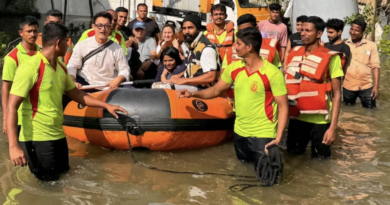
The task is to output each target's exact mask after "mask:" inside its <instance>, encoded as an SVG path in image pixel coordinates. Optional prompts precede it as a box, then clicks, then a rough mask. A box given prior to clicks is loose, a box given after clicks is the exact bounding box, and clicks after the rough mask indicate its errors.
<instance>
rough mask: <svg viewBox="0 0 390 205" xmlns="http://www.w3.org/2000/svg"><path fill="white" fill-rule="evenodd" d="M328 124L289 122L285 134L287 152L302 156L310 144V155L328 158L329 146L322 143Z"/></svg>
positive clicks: (329, 153) (329, 154)
mask: <svg viewBox="0 0 390 205" xmlns="http://www.w3.org/2000/svg"><path fill="white" fill-rule="evenodd" d="M329 127H330V124H313V123H308V122H303V121H300V120H290V123H289V125H288V133H287V150H288V152H289V153H292V154H303V153H305V152H306V147H307V146H308V144H309V142H311V154H312V156H313V157H317V158H330V156H331V149H330V146H328V145H325V144H323V143H322V141H323V139H324V135H325V132H326V131H327V130H328V129H329Z"/></svg>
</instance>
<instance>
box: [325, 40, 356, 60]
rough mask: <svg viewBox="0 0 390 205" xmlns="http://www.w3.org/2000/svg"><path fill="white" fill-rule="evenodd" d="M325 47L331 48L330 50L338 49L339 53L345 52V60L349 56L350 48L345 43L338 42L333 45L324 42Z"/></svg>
mask: <svg viewBox="0 0 390 205" xmlns="http://www.w3.org/2000/svg"><path fill="white" fill-rule="evenodd" d="M324 46H325V48H327V49H329V50H332V51H338V52H341V53H344V54H345V57H346V62H347V61H348V60H349V59H350V57H351V49H350V48H349V46H348V45H347V44H345V43H344V42H342V43H340V44H337V45H334V44H330V43H325V45H324Z"/></svg>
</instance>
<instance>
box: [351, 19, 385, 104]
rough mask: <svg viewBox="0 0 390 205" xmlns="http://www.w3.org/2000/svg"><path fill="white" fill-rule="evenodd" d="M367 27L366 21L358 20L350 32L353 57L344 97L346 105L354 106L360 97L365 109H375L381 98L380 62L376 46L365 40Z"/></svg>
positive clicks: (354, 22)
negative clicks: (377, 100)
mask: <svg viewBox="0 0 390 205" xmlns="http://www.w3.org/2000/svg"><path fill="white" fill-rule="evenodd" d="M366 27H367V23H366V22H365V20H364V19H356V20H355V21H353V22H352V25H351V29H350V30H349V34H350V35H351V38H350V39H348V40H347V45H348V46H349V48H350V49H351V55H352V56H351V60H350V64H349V65H348V68H347V73H346V75H345V79H344V83H343V96H344V103H345V104H351V105H353V104H355V102H356V98H357V97H359V98H360V102H361V103H362V106H363V107H365V108H375V107H376V103H375V100H376V99H377V98H378V97H379V68H380V60H379V55H378V48H377V46H376V44H375V43H374V42H372V41H369V40H366V39H363V35H364V31H365V30H366ZM372 78H374V83H373V82H372Z"/></svg>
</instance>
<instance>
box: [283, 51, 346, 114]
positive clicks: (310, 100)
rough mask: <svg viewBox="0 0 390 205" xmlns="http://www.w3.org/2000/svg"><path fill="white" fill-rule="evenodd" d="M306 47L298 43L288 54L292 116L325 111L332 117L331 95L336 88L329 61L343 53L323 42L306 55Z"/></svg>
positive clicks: (289, 97) (287, 73)
mask: <svg viewBox="0 0 390 205" xmlns="http://www.w3.org/2000/svg"><path fill="white" fill-rule="evenodd" d="M304 55H305V47H303V46H298V47H294V48H293V49H292V50H291V52H290V53H289V55H288V57H287V71H286V86H287V97H288V99H289V105H290V116H292V117H298V116H299V115H300V114H325V115H327V116H326V117H329V115H328V114H329V106H328V98H329V97H330V91H331V90H332V87H331V83H330V74H329V63H330V60H331V57H332V56H334V55H340V57H341V58H343V55H342V54H341V53H339V52H336V51H331V50H329V49H327V48H325V47H323V46H319V47H318V48H317V49H316V50H315V51H313V52H312V53H311V54H310V55H309V56H307V57H306V58H305V59H304Z"/></svg>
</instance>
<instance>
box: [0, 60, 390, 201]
mask: <svg viewBox="0 0 390 205" xmlns="http://www.w3.org/2000/svg"><path fill="white" fill-rule="evenodd" d="M389 87H390V67H389V66H388V65H387V66H384V65H382V68H381V87H380V94H381V96H380V99H379V101H378V102H377V105H378V107H379V108H378V109H377V110H368V109H363V108H362V107H361V105H360V102H358V103H359V104H357V106H353V107H346V106H342V111H341V114H340V120H339V126H338V130H337V131H338V132H337V133H338V136H337V140H336V142H335V144H334V145H333V150H332V159H330V160H318V159H312V158H311V157H310V156H311V155H310V148H309V149H308V152H307V153H306V154H305V155H302V156H291V155H289V154H287V153H286V151H285V150H283V159H284V161H285V163H284V179H283V182H282V183H281V184H280V185H278V186H274V187H268V188H267V187H252V188H248V189H245V190H244V191H236V190H235V189H233V190H232V189H230V187H231V186H233V185H236V184H248V183H252V184H256V183H253V182H243V181H239V180H242V178H232V177H226V176H211V175H206V176H199V175H191V174H174V173H166V172H161V171H157V170H151V169H147V168H145V167H142V166H139V165H136V164H134V163H133V160H132V157H131V154H130V152H123V151H110V150H106V149H103V148H100V147H98V146H92V145H89V144H85V143H81V142H79V141H77V140H74V139H71V138H68V143H69V153H70V156H71V157H70V166H71V168H72V169H71V171H70V172H69V173H67V174H66V175H64V176H63V177H62V178H61V180H59V181H58V182H55V183H46V182H45V183H43V182H39V181H38V180H37V179H35V178H34V177H33V176H32V174H31V173H30V172H29V170H28V168H27V167H23V168H19V167H13V165H12V162H11V161H10V160H9V154H8V142H7V140H6V136H4V135H1V136H0V158H1V159H0V189H1V192H0V204H4V205H11V204H12V205H14V204H21V205H25V204H26V205H54V204H55V205H57V204H64V205H91V204H93V205H109V204H112V205H121V204H149V205H168V204H223V205H225V204H226V205H228V204H231V205H244V204H288V205H291V204H332V205H339V204H369V205H385V204H390V149H389V148H390V137H389V136H390V118H389V115H390V92H388V91H387V90H386V89H388V88H389ZM1 125H2V123H1ZM283 146H284V145H282V147H283ZM134 156H135V158H136V159H137V160H138V161H140V162H143V163H146V164H150V165H152V166H155V167H159V168H162V169H169V170H176V171H193V172H218V173H227V174H240V175H249V176H254V172H253V168H252V166H251V165H248V164H242V163H240V162H239V161H238V160H237V159H236V156H235V152H234V147H233V143H232V142H231V141H229V142H226V143H224V144H222V145H220V146H217V147H211V148H207V149H200V150H187V151H175V152H151V151H146V150H136V151H134ZM246 180H248V179H246Z"/></svg>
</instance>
